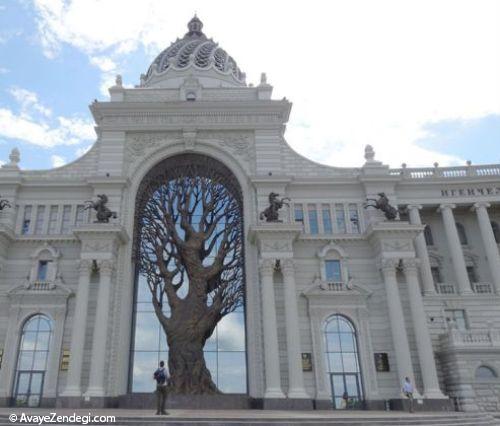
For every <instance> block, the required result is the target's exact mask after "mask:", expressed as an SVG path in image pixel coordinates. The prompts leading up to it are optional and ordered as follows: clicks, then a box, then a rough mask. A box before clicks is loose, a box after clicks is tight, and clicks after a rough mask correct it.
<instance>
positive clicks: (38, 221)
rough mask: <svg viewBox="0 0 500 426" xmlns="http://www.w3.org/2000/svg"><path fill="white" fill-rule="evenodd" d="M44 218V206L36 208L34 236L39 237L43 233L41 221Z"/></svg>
mask: <svg viewBox="0 0 500 426" xmlns="http://www.w3.org/2000/svg"><path fill="white" fill-rule="evenodd" d="M44 218H45V206H38V207H37V208H36V221H35V234H37V235H39V234H41V233H42V231H43V220H44Z"/></svg>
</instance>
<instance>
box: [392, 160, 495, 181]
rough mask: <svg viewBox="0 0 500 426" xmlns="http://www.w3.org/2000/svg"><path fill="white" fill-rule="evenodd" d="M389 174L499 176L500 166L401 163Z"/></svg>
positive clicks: (424, 176)
mask: <svg viewBox="0 0 500 426" xmlns="http://www.w3.org/2000/svg"><path fill="white" fill-rule="evenodd" d="M389 173H390V174H391V175H394V176H397V175H400V176H402V177H403V178H404V179H433V178H440V179H442V178H445V179H447V178H450V179H452V178H463V177H469V176H477V177H488V176H500V166H499V165H498V164H489V165H481V166H472V165H467V166H462V167H438V166H437V165H436V166H435V167H422V168H411V169H410V168H407V167H406V166H405V165H403V167H402V168H400V169H391V170H390V172H389Z"/></svg>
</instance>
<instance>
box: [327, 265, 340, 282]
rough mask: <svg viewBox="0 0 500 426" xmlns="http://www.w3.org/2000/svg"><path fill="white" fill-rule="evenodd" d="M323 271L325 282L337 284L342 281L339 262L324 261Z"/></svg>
mask: <svg viewBox="0 0 500 426" xmlns="http://www.w3.org/2000/svg"><path fill="white" fill-rule="evenodd" d="M325 269H326V271H325V272H326V279H327V281H331V282H337V283H338V282H341V281H342V273H341V270H340V260H325Z"/></svg>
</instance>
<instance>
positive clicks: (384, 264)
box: [378, 259, 399, 273]
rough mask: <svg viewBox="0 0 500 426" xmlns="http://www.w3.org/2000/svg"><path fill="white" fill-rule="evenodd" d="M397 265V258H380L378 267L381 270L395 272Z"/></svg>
mask: <svg viewBox="0 0 500 426" xmlns="http://www.w3.org/2000/svg"><path fill="white" fill-rule="evenodd" d="M398 266H399V259H380V261H379V264H378V268H379V269H380V270H381V271H382V272H394V273H395V272H396V268H397V267H398Z"/></svg>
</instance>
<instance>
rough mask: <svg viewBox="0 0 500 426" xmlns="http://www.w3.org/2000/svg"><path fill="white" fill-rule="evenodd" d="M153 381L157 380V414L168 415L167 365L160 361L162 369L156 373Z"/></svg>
mask: <svg viewBox="0 0 500 426" xmlns="http://www.w3.org/2000/svg"><path fill="white" fill-rule="evenodd" d="M153 379H154V380H156V398H157V399H156V401H157V403H156V414H157V415H160V414H163V415H166V414H168V413H167V412H166V411H165V400H166V399H167V370H166V369H165V363H164V362H163V361H160V367H159V368H158V369H157V370H156V371H155V372H154V374H153Z"/></svg>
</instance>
